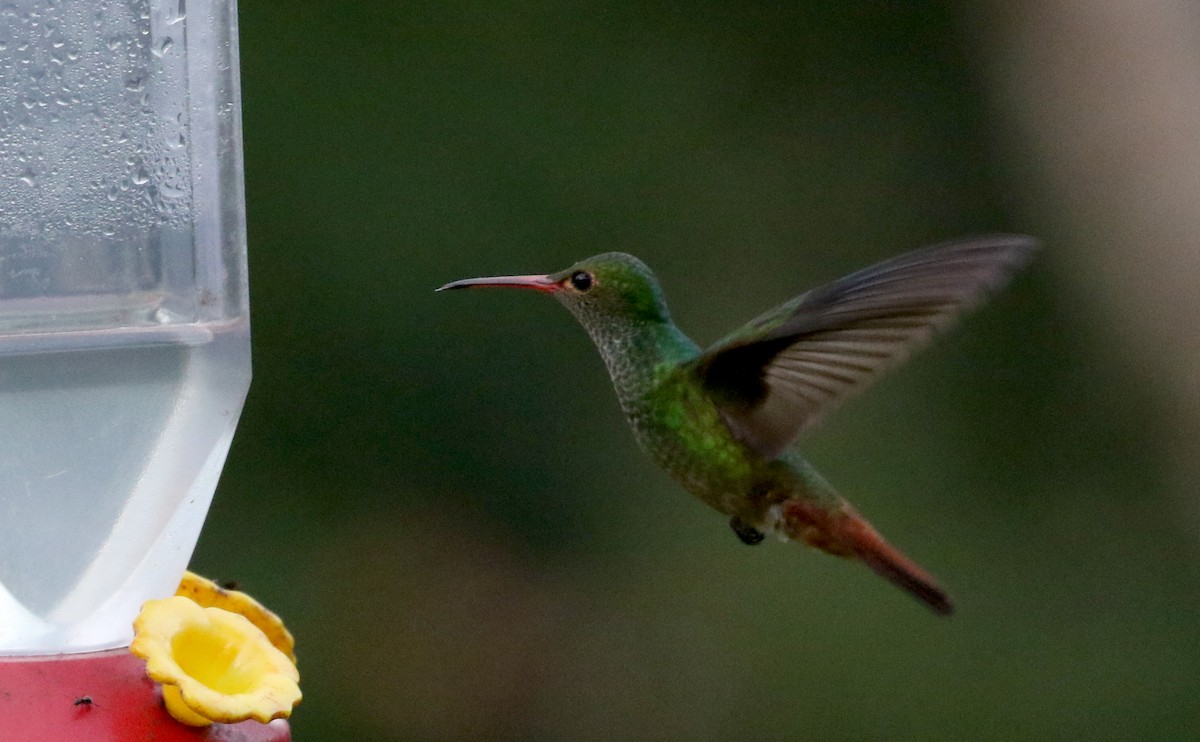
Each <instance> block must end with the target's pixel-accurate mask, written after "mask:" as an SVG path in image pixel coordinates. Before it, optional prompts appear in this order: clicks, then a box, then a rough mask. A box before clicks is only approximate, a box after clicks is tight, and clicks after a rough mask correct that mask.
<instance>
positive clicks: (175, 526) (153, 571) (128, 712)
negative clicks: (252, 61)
mask: <svg viewBox="0 0 1200 742" xmlns="http://www.w3.org/2000/svg"><path fill="white" fill-rule="evenodd" d="M238 86H239V81H238V54H237V9H236V4H235V0H186V3H185V0H167V1H164V2H159V0H9V2H7V3H5V4H3V5H0V655H2V656H0V699H8V700H7V702H4V701H0V739H4V740H22V739H31V740H41V739H58V740H73V739H88V740H108V739H114V740H115V739H141V738H144V737H146V736H147V735H155V734H157V735H158V737H157V738H158V739H170V738H171V737H170V736H169V733H170V731H171V730H172V729H174V728H175V727H178V728H179V729H180V730H182V731H185V732H187V735H186V737H185V738H187V739H197V738H203V733H199V732H197V731H196V730H191V729H187V728H185V727H182V725H177V724H174V722H172V721H171V720H170V719H168V718H166V717H165V715H163V714H161V710H160V709H159V707H158V705H157V701H156V699H155V698H154V694H155V692H156V691H155V689H154V685H153V684H152V683H150V682H149V681H148V680H146V679H145V678H144V676H143V674H142V672H143V671H142V666H141V662H140V660H137V659H136V658H133V657H132V656H131V655H129V654H128V652H126V651H125V650H124V649H122V648H123V647H126V646H127V645H128V643H129V641H130V639H131V636H132V629H131V622H132V621H133V618H134V617H135V616H136V615H137V612H138V610H139V608H140V606H141V604H142V603H143V602H144V601H145V600H147V599H150V598H157V597H164V596H167V595H170V594H172V593H173V592H174V590H175V587H176V586H177V585H178V582H179V578H180V575H181V574H182V572H183V570H184V568H185V567H186V565H187V562H188V560H189V558H190V556H191V553H192V550H193V548H194V547H195V544H196V539H197V537H198V535H199V533H200V527H201V525H202V523H203V521H204V516H205V513H206V512H207V510H208V506H209V502H210V501H211V499H212V495H213V490H214V488H215V486H216V482H217V477H218V475H219V474H220V471H221V467H222V465H223V463H224V460H225V455H226V452H227V451H228V448H229V443H230V439H231V437H232V435H233V431H234V426H235V424H236V421H237V419H238V415H239V413H240V411H241V407H242V401H243V399H244V398H245V394H246V389H247V387H248V385H249V382H250V325H249V313H248V306H247V283H246V239H245V225H244V210H245V203H244V194H243V188H242V142H241V118H240V117H241V113H240V93H239V88H238ZM101 650H110V651H107V652H105V651H101ZM39 683H40V685H39ZM83 699H88V700H89V701H90V703H89V702H87V701H84V700H83ZM139 704H141V705H140V706H139ZM155 714H158V715H159V716H154V715H155ZM110 722H111V724H110ZM113 724H115V726H113ZM139 724H142V725H143V726H138V725H139ZM155 724H159V725H161V727H162V729H157V728H154V725H155ZM250 724H256V722H250ZM122 725H124V726H122ZM145 725H149V726H145ZM220 726H221V725H217V727H220ZM238 726H239V728H240V727H242V726H243V725H238ZM258 726H260V727H261V728H262V729H263V730H264V732H266V731H268V730H273V734H274V736H270V735H269V734H268V735H266V736H260V735H261V734H262V733H258V732H256V733H254V737H253V738H262V739H285V738H286V735H287V731H286V725H280V724H273V725H271V726H269V727H266V726H262V725H258ZM281 730H282V731H281ZM218 732H219V729H216V728H214V729H213V730H212V731H210V732H209V733H211V734H216V733H218ZM198 734H200V736H199V737H198V736H197V735H198ZM280 734H282V735H283V736H282V737H281V736H280ZM214 738H215V737H214Z"/></svg>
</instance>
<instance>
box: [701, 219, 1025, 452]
mask: <svg viewBox="0 0 1200 742" xmlns="http://www.w3.org/2000/svg"><path fill="white" fill-rule="evenodd" d="M1036 248H1037V242H1036V241H1035V240H1034V239H1033V238H1031V237H1025V236H1021V235H990V236H985V237H977V238H973V239H968V240H962V241H958V242H948V243H944V244H941V245H934V246H933V247H927V248H924V249H921V250H915V251H913V252H910V253H906V254H904V255H900V256H899V257H895V258H892V259H891V260H886V261H884V262H882V263H879V264H877V265H873V266H871V267H870V268H866V269H864V270H861V271H858V272H857V273H852V274H850V275H849V276H846V277H845V278H841V279H838V280H837V281H834V282H833V283H830V284H827V285H825V286H821V287H820V288H816V289H813V290H812V291H809V292H807V293H805V294H802V295H800V296H798V297H796V298H795V299H792V300H791V301H789V302H787V303H786V304H784V305H782V306H780V307H777V308H775V309H773V310H771V311H769V312H767V313H766V314H763V315H762V316H760V317H758V318H757V319H755V320H753V321H752V322H750V323H749V324H748V325H746V326H745V327H743V328H741V329H740V330H738V331H737V332H735V333H733V334H732V335H730V336H728V337H726V338H724V339H723V340H721V341H719V342H717V343H716V344H715V345H713V346H712V347H711V348H709V349H707V350H706V351H705V352H704V353H703V354H702V355H701V356H700V357H699V358H697V359H696V360H695V361H693V362H692V364H691V369H692V371H693V372H694V373H696V374H697V376H698V377H699V379H700V381H701V383H702V384H703V385H704V386H705V388H706V389H707V390H708V391H709V392H710V393H711V395H712V397H713V399H714V401H715V402H716V403H717V406H718V408H719V409H720V411H721V414H722V416H723V417H724V419H725V422H726V424H727V425H729V428H730V430H732V431H733V433H734V435H735V436H736V437H737V438H738V439H739V440H740V441H741V442H742V443H744V444H745V445H747V446H749V447H750V448H751V449H753V450H755V451H756V452H757V453H759V454H760V455H762V456H765V457H768V458H773V457H775V456H777V455H778V454H779V453H780V452H781V451H783V450H784V449H785V448H787V447H788V446H789V445H790V444H791V443H792V441H794V440H795V439H796V436H798V435H799V434H800V433H801V432H802V431H804V430H805V429H806V428H808V427H810V426H811V425H813V424H814V423H815V422H817V420H818V419H819V418H820V417H821V415H823V414H824V413H825V412H827V411H828V410H829V409H830V408H832V407H833V406H835V405H836V404H837V403H838V402H840V401H841V400H842V399H844V398H845V397H846V396H847V395H848V394H849V393H850V392H852V391H857V390H858V389H862V388H863V387H865V386H866V385H867V384H868V383H869V382H870V381H872V380H873V379H874V378H875V377H877V376H878V375H879V373H880V372H881V371H883V370H884V369H886V368H888V367H890V366H893V365H895V364H897V363H899V362H900V361H902V360H903V359H904V358H906V357H907V356H908V355H909V354H910V353H912V352H913V351H914V350H915V349H917V348H919V347H920V346H922V345H923V344H924V343H926V342H927V341H928V340H929V339H930V338H931V337H932V336H933V334H934V332H935V331H937V330H940V329H942V328H944V327H946V326H947V325H949V324H950V323H951V322H952V321H953V320H954V319H955V317H957V316H958V315H959V314H961V313H962V312H963V311H964V310H966V309H968V308H970V307H972V306H974V305H975V304H977V303H979V302H980V301H981V300H982V299H983V298H984V297H985V296H986V295H987V294H988V293H989V292H990V291H992V290H994V289H996V288H998V287H999V286H1000V285H1001V284H1003V283H1004V282H1005V280H1006V279H1007V278H1008V277H1009V276H1010V275H1011V274H1012V273H1013V272H1014V271H1016V270H1017V269H1018V268H1019V267H1021V266H1022V265H1023V264H1024V263H1025V262H1026V261H1027V260H1028V259H1029V257H1030V256H1031V255H1032V253H1033V251H1034V250H1035V249H1036Z"/></svg>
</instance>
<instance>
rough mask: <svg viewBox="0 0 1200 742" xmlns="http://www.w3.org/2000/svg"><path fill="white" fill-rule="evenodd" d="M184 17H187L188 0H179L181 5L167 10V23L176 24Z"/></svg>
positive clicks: (169, 24)
mask: <svg viewBox="0 0 1200 742" xmlns="http://www.w3.org/2000/svg"><path fill="white" fill-rule="evenodd" d="M184 18H187V0H179V5H177V6H176V7H175V10H173V11H171V10H168V11H167V25H168V26H174V25H175V24H176V23H179V22H180V21H182V20H183V19H184Z"/></svg>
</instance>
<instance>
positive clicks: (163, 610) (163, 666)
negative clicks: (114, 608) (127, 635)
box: [129, 596, 301, 726]
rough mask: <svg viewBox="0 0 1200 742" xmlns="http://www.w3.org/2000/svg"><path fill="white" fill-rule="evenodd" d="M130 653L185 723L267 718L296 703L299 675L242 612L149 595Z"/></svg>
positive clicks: (285, 712) (280, 715)
mask: <svg viewBox="0 0 1200 742" xmlns="http://www.w3.org/2000/svg"><path fill="white" fill-rule="evenodd" d="M133 629H134V632H135V634H134V638H133V643H132V644H131V645H130V646H129V651H131V652H133V653H134V654H135V655H137V656H138V657H141V658H142V659H144V660H146V674H147V675H149V676H150V677H151V678H152V679H153V680H156V681H158V682H159V683H162V687H163V700H164V701H165V702H166V705H167V710H168V711H169V712H170V713H171V716H173V717H175V718H176V719H177V720H179V721H181V722H183V723H184V724H190V725H192V726H207V725H208V724H211V723H212V722H214V721H216V722H222V723H226V724H232V723H236V722H239V721H244V720H246V719H256V720H258V721H260V722H262V723H264V724H265V723H267V722H268V721H270V720H271V719H281V718H287V717H288V716H290V715H291V713H292V708H293V707H294V706H295V705H296V704H298V703H299V702H300V697H301V694H300V686H299V685H298V683H299V682H300V673H299V672H297V671H296V666H295V665H294V664H292V662H291V660H289V659H288V658H287V656H286V655H284V653H283V652H281V651H279V650H278V649H276V648H275V647H274V646H273V645H272V644H271V642H270V641H269V640H268V639H267V636H266V635H265V634H263V632H262V631H261V630H259V629H258V628H257V627H256V626H255V625H254V624H253V623H251V622H250V620H249V619H247V618H246V617H244V616H241V615H238V614H236V613H230V612H229V611H226V610H223V609H221V608H203V607H201V606H200V605H198V604H196V603H194V602H193V601H192V600H190V599H189V598H185V597H180V596H174V597H171V598H164V599H163V600H151V601H147V603H146V604H145V605H143V606H142V612H141V613H140V614H139V615H138V617H137V620H135V621H134V622H133Z"/></svg>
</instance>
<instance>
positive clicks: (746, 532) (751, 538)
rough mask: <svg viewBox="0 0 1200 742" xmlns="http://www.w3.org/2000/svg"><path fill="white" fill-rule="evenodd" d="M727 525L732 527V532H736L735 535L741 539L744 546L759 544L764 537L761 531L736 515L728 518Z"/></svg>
mask: <svg viewBox="0 0 1200 742" xmlns="http://www.w3.org/2000/svg"><path fill="white" fill-rule="evenodd" d="M729 527H730V528H732V529H733V532H734V533H736V534H737V537H738V538H739V539H741V540H742V543H743V544H745V545H746V546H754V545H756V544H761V543H762V541H763V539H764V538H766V536H764V535H763V532H762V531H760V530H758V529H757V528H755V527H754V526H752V525H750V524H749V523H747V522H746V521H744V520H742V519H741V518H739V517H737V516H736V515H735V516H733V517H732V518H730V519H729Z"/></svg>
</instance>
